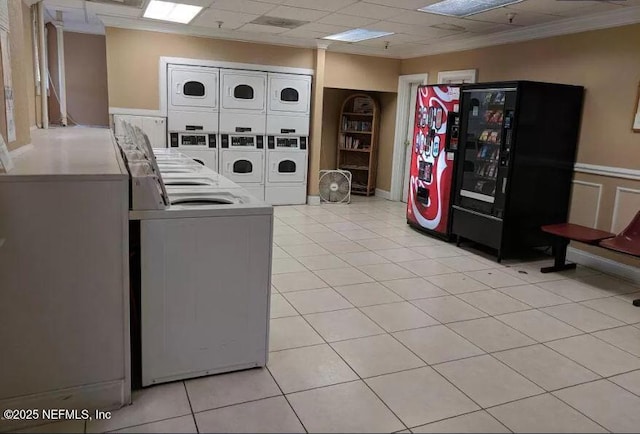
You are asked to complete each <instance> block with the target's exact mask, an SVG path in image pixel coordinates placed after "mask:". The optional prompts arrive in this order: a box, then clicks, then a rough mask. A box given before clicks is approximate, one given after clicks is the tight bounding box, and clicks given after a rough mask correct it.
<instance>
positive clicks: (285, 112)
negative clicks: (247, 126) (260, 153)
mask: <svg viewBox="0 0 640 434" xmlns="http://www.w3.org/2000/svg"><path fill="white" fill-rule="evenodd" d="M268 77H269V93H268V98H267V100H268V109H267V159H266V161H267V164H266V168H265V171H266V180H265V201H266V202H267V203H270V204H272V205H294V204H304V203H306V201H307V159H308V146H309V113H310V97H311V77H310V76H308V75H295V74H276V73H269V74H268Z"/></svg>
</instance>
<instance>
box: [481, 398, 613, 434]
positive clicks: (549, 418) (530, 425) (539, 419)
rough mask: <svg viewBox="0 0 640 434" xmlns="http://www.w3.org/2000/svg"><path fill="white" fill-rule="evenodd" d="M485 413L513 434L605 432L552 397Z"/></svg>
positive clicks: (523, 401) (525, 400) (500, 407)
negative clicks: (533, 433)
mask: <svg viewBox="0 0 640 434" xmlns="http://www.w3.org/2000/svg"><path fill="white" fill-rule="evenodd" d="M488 411H489V413H491V414H492V415H493V416H494V417H496V418H497V419H498V420H499V421H500V422H502V423H503V424H504V425H506V426H507V427H508V428H510V429H511V430H512V431H513V432H516V433H521V432H522V433H530V432H536V433H594V432H607V430H605V429H603V428H602V427H601V426H599V425H598V424H596V423H595V422H593V421H592V420H590V419H589V418H587V417H585V416H584V415H582V414H580V412H578V411H576V410H575V409H573V408H571V407H569V406H568V405H567V404H565V403H564V402H562V401H560V400H559V399H558V398H556V397H555V396H553V395H551V394H546V395H540V396H534V397H531V398H527V399H523V400H521V401H516V402H511V403H509V404H503V405H500V406H498V407H494V408H491V409H489V410H488Z"/></svg>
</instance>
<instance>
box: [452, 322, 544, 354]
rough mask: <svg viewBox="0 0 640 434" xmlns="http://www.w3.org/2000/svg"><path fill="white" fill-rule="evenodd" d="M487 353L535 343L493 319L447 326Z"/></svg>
mask: <svg viewBox="0 0 640 434" xmlns="http://www.w3.org/2000/svg"><path fill="white" fill-rule="evenodd" d="M448 327H449V328H450V329H451V330H453V331H454V332H456V333H458V334H459V335H461V336H463V337H464V338H466V339H468V340H469V341H471V342H472V343H473V344H475V345H477V346H478V347H480V348H482V349H483V350H485V351H486V352H488V353H491V352H494V351H502V350H508V349H511V348H517V347H524V346H526V345H532V344H535V343H536V342H535V341H534V340H532V339H531V338H529V337H528V336H525V335H523V334H522V333H520V332H519V331H517V330H514V329H512V328H511V327H509V326H507V325H505V324H503V323H501V322H500V321H498V320H496V319H494V318H479V319H474V320H471V321H462V322H457V323H453V324H449V326H448Z"/></svg>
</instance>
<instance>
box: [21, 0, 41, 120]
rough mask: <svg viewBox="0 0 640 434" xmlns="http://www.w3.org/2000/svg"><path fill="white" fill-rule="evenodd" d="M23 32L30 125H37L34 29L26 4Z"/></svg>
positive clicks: (23, 13)
mask: <svg viewBox="0 0 640 434" xmlns="http://www.w3.org/2000/svg"><path fill="white" fill-rule="evenodd" d="M22 32H23V35H22V36H23V41H24V42H23V46H22V53H23V54H22V55H23V59H24V61H25V66H24V73H25V80H26V87H27V91H26V92H27V93H26V95H27V108H28V112H29V126H30V127H33V126H35V125H36V123H37V122H38V119H39V115H38V114H37V110H39V105H38V107H36V82H35V77H34V65H33V62H34V58H33V30H32V26H31V9H30V8H29V7H28V6H27V5H26V4H23V5H22Z"/></svg>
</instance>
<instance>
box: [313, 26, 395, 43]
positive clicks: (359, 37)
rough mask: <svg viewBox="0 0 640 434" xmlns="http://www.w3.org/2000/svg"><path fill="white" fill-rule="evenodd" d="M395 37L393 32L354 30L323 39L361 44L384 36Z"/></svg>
mask: <svg viewBox="0 0 640 434" xmlns="http://www.w3.org/2000/svg"><path fill="white" fill-rule="evenodd" d="M388 35H393V32H381V31H379V30H367V29H352V30H347V31H346V32H342V33H336V34H335V35H329V36H325V37H324V38H322V39H331V40H332V41H343V42H360V41H366V40H367V39H375V38H381V37H383V36H388Z"/></svg>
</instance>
